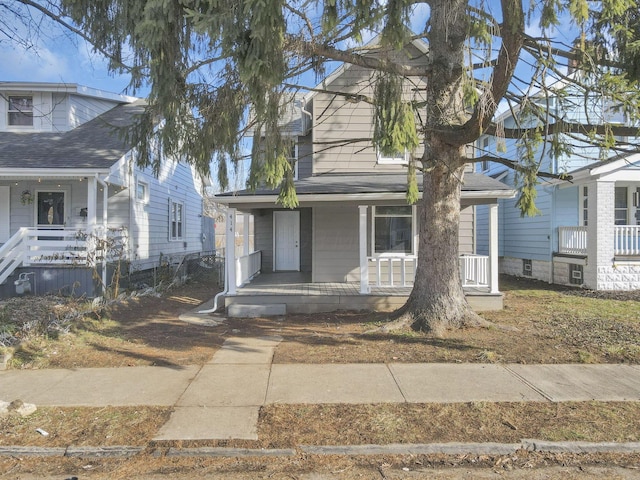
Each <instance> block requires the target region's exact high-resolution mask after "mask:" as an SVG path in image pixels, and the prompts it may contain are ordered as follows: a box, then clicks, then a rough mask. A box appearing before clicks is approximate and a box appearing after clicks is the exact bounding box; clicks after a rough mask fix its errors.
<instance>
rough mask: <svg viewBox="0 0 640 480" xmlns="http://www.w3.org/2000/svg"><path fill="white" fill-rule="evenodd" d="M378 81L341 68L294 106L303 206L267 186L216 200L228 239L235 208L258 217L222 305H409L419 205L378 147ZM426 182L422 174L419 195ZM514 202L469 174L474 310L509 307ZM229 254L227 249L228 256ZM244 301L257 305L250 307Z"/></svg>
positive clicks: (464, 272) (467, 254)
mask: <svg viewBox="0 0 640 480" xmlns="http://www.w3.org/2000/svg"><path fill="white" fill-rule="evenodd" d="M407 49H408V52H409V56H410V57H411V58H413V59H414V61H416V62H420V61H422V59H423V58H424V53H425V46H424V44H423V43H421V42H414V43H413V44H411V45H409V46H408V47H407ZM373 76H374V72H373V71H371V70H368V69H366V68H362V67H358V66H353V65H346V64H345V65H343V66H341V67H340V68H338V69H337V70H336V71H335V72H333V73H332V74H331V75H329V76H328V77H327V78H326V79H325V80H324V81H323V82H322V83H321V85H319V86H318V87H317V88H316V89H313V90H312V91H311V92H310V93H309V94H307V95H305V96H296V97H295V100H294V101H293V102H292V103H291V105H290V107H289V113H288V115H286V118H283V121H282V122H283V127H284V131H286V133H287V135H290V136H291V137H292V138H293V139H294V140H295V149H292V157H293V158H292V159H291V161H292V162H293V163H295V172H296V180H295V187H296V191H297V196H298V200H299V207H298V208H295V209H284V208H281V206H279V205H277V204H276V198H277V196H278V192H277V191H272V190H266V189H263V190H260V189H259V190H257V191H255V192H251V191H249V190H242V191H236V192H226V193H223V194H220V195H218V196H217V198H216V200H217V201H218V202H219V203H221V204H224V205H227V206H228V207H229V213H228V215H227V229H228V231H227V236H228V237H229V236H233V232H235V228H234V227H233V222H234V220H235V216H236V214H238V213H240V214H243V218H245V220H246V219H247V218H249V217H253V225H254V229H255V230H254V232H253V233H254V238H255V241H254V249H253V251H249V250H250V249H249V248H247V246H248V243H249V242H245V249H244V251H239V252H238V253H237V254H236V255H235V256H234V258H233V259H231V255H227V257H228V267H229V268H228V273H229V275H228V282H227V295H226V306H227V308H228V309H230V310H231V311H232V312H238V314H239V315H242V314H249V313H250V312H251V311H261V310H260V309H258V308H257V305H266V304H274V305H278V306H279V307H278V308H274V309H272V310H271V311H272V312H283V311H287V312H317V311H331V310H337V309H378V310H389V309H394V308H397V307H398V306H400V305H402V304H403V303H404V302H405V301H406V298H407V296H408V294H409V293H410V290H411V288H412V285H413V278H414V275H415V269H416V264H417V255H418V253H419V252H418V231H419V229H418V216H417V215H416V212H417V208H419V207H417V206H415V205H408V204H407V202H406V185H407V168H406V166H407V157H406V155H404V154H400V155H398V156H396V157H392V158H385V157H384V156H381V155H379V154H378V152H377V151H376V150H375V148H374V147H373V145H372V143H371V140H370V139H371V138H372V132H373V108H372V107H371V105H370V104H369V103H366V102H364V101H358V100H357V99H358V98H361V97H362V96H365V97H366V96H372V95H373V82H372V78H373ZM333 91H335V92H345V91H346V92H349V93H352V94H353V96H351V97H345V96H344V95H338V94H336V93H332V92H333ZM423 94H424V90H423V89H420V88H417V87H416V86H415V85H414V86H408V87H407V88H406V95H407V97H408V98H411V99H414V100H418V101H419V100H420V95H423ZM328 146H331V148H328ZM415 154H416V155H420V152H415ZM421 183H422V182H421V179H420V178H419V179H418V184H419V185H420V188H422V187H421ZM514 195H515V192H514V191H513V189H511V188H510V187H508V186H506V185H504V184H502V183H501V182H499V181H496V180H494V179H492V178H490V177H487V176H484V175H479V174H475V173H471V172H469V173H467V174H466V175H465V179H464V186H463V189H462V204H461V207H462V219H461V223H460V235H459V249H460V253H461V257H460V272H461V278H462V281H463V286H464V288H465V289H466V291H467V292H468V294H469V296H468V298H469V300H470V302H471V303H472V305H473V306H474V307H476V308H478V309H495V308H501V307H502V295H501V294H500V292H499V289H498V277H497V274H498V266H497V261H498V257H497V228H498V227H497V218H498V215H497V208H498V207H497V204H498V199H500V198H510V197H512V196H514ZM480 204H483V205H484V204H486V205H489V206H490V207H489V208H490V210H491V212H492V214H491V215H490V218H489V220H488V222H487V225H486V226H482V227H479V226H478V225H477V223H476V215H475V206H476V205H480ZM249 223H250V222H248V221H247V225H249ZM478 228H483V229H485V230H486V231H488V232H493V237H492V238H493V241H494V243H493V244H492V249H491V250H490V252H489V254H487V255H476V250H475V238H476V232H477V230H478ZM229 229H230V230H229ZM248 230H249V229H248V228H245V231H248ZM234 251H235V248H234V245H233V244H229V247H228V248H227V252H234ZM251 279H253V280H251ZM249 280H251V281H250V283H248V282H249ZM241 305H246V306H251V307H247V308H246V309H244V310H243V309H242V308H241V307H240V306H241ZM252 308H253V310H252Z"/></svg>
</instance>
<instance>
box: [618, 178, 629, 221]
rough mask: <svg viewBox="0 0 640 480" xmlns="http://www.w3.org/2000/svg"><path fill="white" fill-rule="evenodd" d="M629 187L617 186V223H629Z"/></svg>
mask: <svg viewBox="0 0 640 480" xmlns="http://www.w3.org/2000/svg"><path fill="white" fill-rule="evenodd" d="M627 195H628V194H627V187H616V190H615V201H614V203H615V224H616V225H627V222H628V218H629V201H628V200H629V199H628V198H627Z"/></svg>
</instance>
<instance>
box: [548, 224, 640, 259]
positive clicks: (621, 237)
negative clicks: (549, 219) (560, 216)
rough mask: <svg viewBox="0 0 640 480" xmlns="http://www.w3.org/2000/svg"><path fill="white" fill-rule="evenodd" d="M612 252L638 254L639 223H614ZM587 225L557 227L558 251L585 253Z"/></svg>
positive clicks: (623, 254) (639, 240)
mask: <svg viewBox="0 0 640 480" xmlns="http://www.w3.org/2000/svg"><path fill="white" fill-rule="evenodd" d="M613 235H614V238H613V254H614V255H618V256H625V255H626V256H634V255H638V256H640V225H616V226H615V227H614V229H613ZM587 240H588V239H587V227H558V253H565V254H569V255H586V254H587Z"/></svg>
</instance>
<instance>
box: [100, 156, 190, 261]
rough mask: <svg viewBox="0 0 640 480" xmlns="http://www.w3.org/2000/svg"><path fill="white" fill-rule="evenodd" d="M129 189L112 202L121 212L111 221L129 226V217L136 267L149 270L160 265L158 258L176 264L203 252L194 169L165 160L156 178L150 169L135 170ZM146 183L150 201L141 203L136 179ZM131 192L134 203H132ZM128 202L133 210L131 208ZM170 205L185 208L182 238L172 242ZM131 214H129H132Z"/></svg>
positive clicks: (113, 223) (114, 223)
mask: <svg viewBox="0 0 640 480" xmlns="http://www.w3.org/2000/svg"><path fill="white" fill-rule="evenodd" d="M134 172H135V175H134V176H133V177H132V178H131V179H130V187H129V190H126V191H123V192H121V193H119V194H117V195H115V196H114V197H112V199H110V203H111V204H112V205H113V206H114V207H116V206H118V207H117V208H116V210H117V212H118V213H116V214H115V215H114V218H113V219H111V220H110V221H109V224H110V225H112V226H114V227H115V226H118V225H126V222H127V220H128V215H129V214H130V215H131V217H130V227H129V228H130V232H131V233H130V238H131V248H132V253H133V257H134V259H135V263H136V267H137V268H139V269H146V268H150V267H153V266H156V265H158V261H159V259H160V258H161V257H162V258H163V259H165V260H167V261H170V262H176V261H179V259H180V258H181V257H182V256H183V255H185V254H188V253H195V252H200V251H202V236H201V235H202V196H201V193H200V192H201V185H200V182H199V181H197V180H194V175H193V174H192V169H191V168H190V167H189V166H187V165H185V164H182V163H177V162H170V161H165V162H163V164H162V166H161V170H160V172H159V175H158V176H157V177H155V176H153V175H152V174H151V172H150V170H149V169H145V170H139V169H137V168H136V169H134ZM136 178H139V179H140V180H142V181H143V182H145V183H146V184H147V186H148V189H149V201H148V202H146V203H145V202H139V201H138V200H136V199H135V198H134V196H135V185H136V183H135V179H136ZM129 192H130V195H131V200H129ZM129 202H130V204H131V207H129V206H128V205H129ZM170 202H176V203H181V204H182V205H183V206H184V207H183V209H184V210H183V224H182V235H183V236H182V238H181V239H179V240H172V239H170V233H169V229H170V220H169V208H170ZM129 212H130V213H129Z"/></svg>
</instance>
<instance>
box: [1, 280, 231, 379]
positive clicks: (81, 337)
mask: <svg viewBox="0 0 640 480" xmlns="http://www.w3.org/2000/svg"><path fill="white" fill-rule="evenodd" d="M215 293H217V290H216V289H214V288H213V287H212V286H211V283H209V282H206V281H191V282H189V283H187V284H186V285H183V286H181V287H177V288H174V289H172V290H171V291H169V292H166V293H164V294H163V295H146V296H135V297H131V298H128V299H126V300H123V301H120V302H118V303H114V304H111V305H110V306H108V307H107V308H106V309H101V310H100V311H99V312H94V311H89V312H88V313H87V314H85V315H84V316H79V317H75V318H73V319H72V320H70V321H69V322H67V323H66V324H65V325H64V328H62V329H57V330H50V331H48V332H46V334H45V335H28V333H30V332H27V335H26V338H25V339H23V340H22V343H21V345H20V347H19V348H18V349H17V351H16V352H15V354H14V359H13V361H12V364H11V365H12V367H13V368H88V367H94V368H96V367H122V366H143V365H159V366H173V365H194V364H203V363H206V362H207V361H208V360H209V359H210V358H211V357H212V356H213V354H214V353H215V351H216V350H217V349H218V348H219V347H220V345H222V343H223V342H224V332H225V331H226V330H227V327H225V326H222V327H219V328H215V327H207V326H201V325H193V324H189V323H186V322H183V321H181V320H179V318H178V317H179V315H180V314H182V313H185V312H187V311H189V310H191V309H193V308H196V307H197V306H198V305H200V304H201V303H203V302H205V301H207V300H209V299H211V298H212V297H213V296H214V295H215ZM20 300H22V302H23V306H22V309H20V310H19V309H17V307H16V306H15V305H12V310H11V311H10V314H9V315H8V316H9V318H12V319H16V320H19V321H22V322H35V321H37V318H47V313H46V309H45V307H42V308H40V309H37V310H30V309H29V307H28V303H27V302H28V301H30V300H31V299H20ZM37 302H38V303H39V304H40V305H46V304H47V302H48V305H49V310H50V311H52V310H55V309H61V308H62V306H65V309H66V310H68V309H70V308H71V306H70V305H71V304H74V302H75V301H74V300H72V299H64V298H58V297H41V298H39V299H37ZM25 305H26V306H25ZM43 309H45V311H44V312H43ZM32 315H37V316H38V317H36V318H34V319H32V318H31V316H32Z"/></svg>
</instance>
